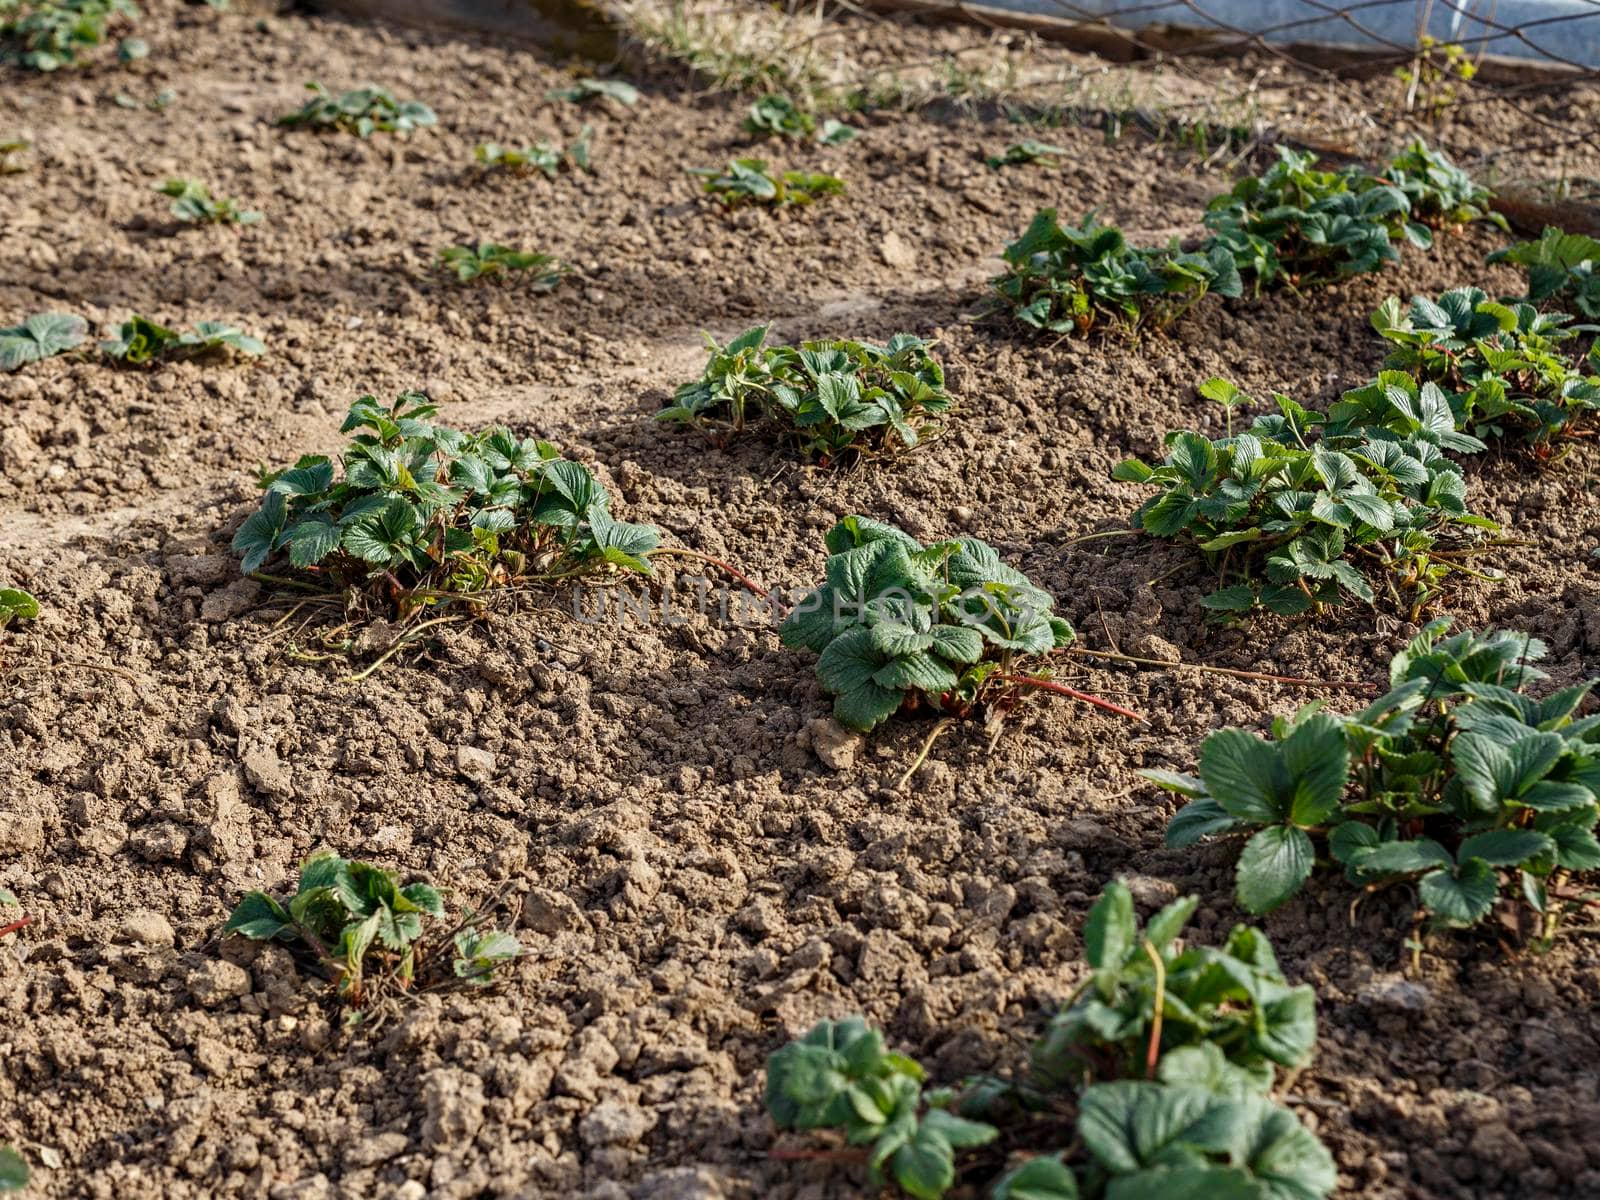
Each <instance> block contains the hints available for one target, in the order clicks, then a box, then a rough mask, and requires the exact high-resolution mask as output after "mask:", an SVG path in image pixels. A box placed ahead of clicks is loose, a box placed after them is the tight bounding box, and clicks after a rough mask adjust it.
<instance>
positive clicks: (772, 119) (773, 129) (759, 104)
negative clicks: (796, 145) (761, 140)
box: [744, 93, 817, 139]
mask: <svg viewBox="0 0 1600 1200" xmlns="http://www.w3.org/2000/svg"><path fill="white" fill-rule="evenodd" d="M816 129H817V121H816V118H815V117H813V116H812V115H811V114H810V113H808V112H806V111H805V109H803V108H801V107H800V106H799V105H797V104H796V103H795V102H794V101H793V100H791V99H789V97H787V96H780V95H778V94H776V93H769V94H768V95H765V96H762V97H761V98H760V99H759V100H757V101H755V103H753V104H751V105H750V112H749V114H748V115H747V116H746V117H745V119H744V131H745V132H746V133H748V134H751V135H752V136H755V137H782V138H796V139H798V138H806V137H810V136H811V135H812V134H813V133H815V132H816Z"/></svg>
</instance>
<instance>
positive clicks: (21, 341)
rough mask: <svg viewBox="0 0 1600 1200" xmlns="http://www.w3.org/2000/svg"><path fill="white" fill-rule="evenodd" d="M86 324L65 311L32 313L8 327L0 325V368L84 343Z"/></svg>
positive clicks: (13, 369) (20, 363)
mask: <svg viewBox="0 0 1600 1200" xmlns="http://www.w3.org/2000/svg"><path fill="white" fill-rule="evenodd" d="M88 332H89V326H88V324H87V322H85V321H84V319H83V318H82V317H74V316H72V315H70V314H68V313H34V314H33V315H32V316H31V317H29V318H27V319H26V320H25V321H23V322H22V324H21V325H13V326H11V327H10V328H9V329H0V371H15V370H17V369H18V368H19V367H22V366H25V365H26V364H28V363H31V362H38V361H40V360H41V359H45V358H54V357H55V356H56V355H57V354H65V353H66V352H67V351H69V350H76V349H77V348H78V347H79V346H81V345H83V339H84V337H85V336H86V335H87V334H88Z"/></svg>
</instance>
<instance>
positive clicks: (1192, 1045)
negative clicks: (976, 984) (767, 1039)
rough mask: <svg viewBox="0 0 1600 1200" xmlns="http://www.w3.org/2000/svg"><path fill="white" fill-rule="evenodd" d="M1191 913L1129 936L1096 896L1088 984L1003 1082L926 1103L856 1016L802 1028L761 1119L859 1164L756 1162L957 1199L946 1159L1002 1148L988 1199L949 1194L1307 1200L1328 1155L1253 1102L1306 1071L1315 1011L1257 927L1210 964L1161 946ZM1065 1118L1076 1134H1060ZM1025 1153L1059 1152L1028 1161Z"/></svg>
mask: <svg viewBox="0 0 1600 1200" xmlns="http://www.w3.org/2000/svg"><path fill="white" fill-rule="evenodd" d="M1198 904H1199V898H1198V897H1196V896H1190V897H1187V898H1185V899H1182V900H1177V901H1174V902H1173V903H1172V904H1169V905H1168V906H1167V907H1166V908H1164V909H1162V910H1161V911H1160V912H1159V913H1157V914H1156V915H1155V916H1154V917H1153V918H1151V920H1150V923H1149V924H1148V925H1147V926H1146V927H1144V928H1143V929H1141V928H1140V927H1139V923H1138V921H1137V919H1136V918H1135V916H1134V908H1133V899H1132V896H1131V895H1130V894H1129V892H1128V889H1127V887H1126V886H1125V885H1123V884H1121V883H1113V884H1111V885H1110V886H1109V887H1107V888H1106V890H1105V893H1104V894H1103V895H1102V896H1101V898H1100V899H1099V900H1098V901H1097V902H1096V903H1095V905H1094V907H1093V909H1092V910H1091V911H1090V914H1089V918H1088V920H1087V921H1086V922H1085V925H1084V930H1083V936H1084V944H1085V951H1086V956H1087V958H1088V959H1089V964H1090V967H1091V968H1092V973H1091V974H1090V975H1089V977H1088V978H1087V979H1085V980H1084V981H1083V983H1081V984H1080V985H1079V987H1078V989H1077V991H1076V993H1075V995H1074V997H1073V998H1072V999H1071V1000H1069V1001H1068V1003H1067V1006H1066V1007H1065V1008H1064V1009H1063V1010H1062V1011H1061V1013H1060V1014H1058V1015H1057V1016H1056V1018H1055V1019H1054V1020H1053V1021H1052V1022H1051V1024H1050V1027H1049V1030H1048V1031H1047V1032H1046V1034H1045V1035H1044V1037H1043V1038H1041V1039H1040V1041H1039V1042H1038V1043H1037V1044H1036V1045H1035V1046H1034V1050H1033V1054H1032V1060H1031V1070H1030V1071H1029V1073H1028V1074H1027V1075H1026V1076H1025V1077H1024V1078H1022V1079H1019V1080H1016V1081H1007V1080H1003V1079H997V1078H992V1077H979V1078H976V1079H968V1080H966V1081H965V1082H964V1083H963V1084H962V1085H961V1086H960V1087H958V1088H939V1089H925V1088H924V1086H923V1081H924V1078H925V1075H924V1072H923V1070H922V1068H921V1066H920V1065H918V1064H917V1063H916V1062H915V1061H914V1060H912V1059H909V1058H906V1057H905V1056H903V1055H898V1054H893V1053H890V1052H888V1051H887V1050H885V1048H884V1043H883V1038H882V1036H881V1035H880V1034H879V1033H878V1032H877V1031H875V1030H873V1029H871V1028H869V1027H868V1026H867V1025H866V1023H865V1022H864V1021H862V1020H861V1019H860V1018H858V1017H851V1018H848V1019H846V1020H843V1021H839V1022H832V1021H823V1022H821V1023H819V1024H818V1025H817V1026H816V1027H815V1028H813V1029H812V1030H811V1032H810V1033H809V1034H807V1035H806V1037H805V1038H804V1039H802V1040H800V1041H797V1042H791V1043H790V1044H789V1045H787V1046H785V1047H784V1048H783V1049H781V1050H779V1051H778V1052H777V1053H776V1054H774V1055H772V1057H771V1058H770V1059H768V1062H767V1085H766V1104H767V1111H768V1113H769V1114H770V1115H771V1117H772V1120H773V1123H774V1124H775V1125H776V1126H777V1127H778V1128H779V1129H793V1130H804V1131H810V1130H821V1131H828V1132H831V1133H833V1134H834V1136H840V1137H842V1140H843V1142H844V1147H860V1148H861V1149H860V1150H851V1149H847V1148H843V1147H842V1148H840V1149H838V1150H836V1151H831V1152H830V1151H828V1150H821V1149H806V1150H796V1151H786V1150H778V1151H775V1152H774V1154H773V1157H775V1158H803V1159H833V1160H835V1161H839V1162H851V1161H854V1162H860V1163H863V1164H864V1165H865V1166H866V1167H867V1169H868V1172H869V1175H870V1179H871V1182H872V1184H873V1185H874V1186H875V1187H876V1186H881V1185H882V1183H883V1182H884V1181H885V1180H889V1181H892V1182H893V1183H894V1184H896V1185H898V1187H899V1189H900V1190H901V1191H903V1192H905V1193H906V1194H908V1195H911V1196H914V1197H917V1198H918V1200H940V1198H941V1197H943V1196H944V1195H945V1194H946V1193H947V1192H948V1191H949V1190H950V1189H951V1188H953V1187H955V1186H956V1184H957V1170H956V1167H957V1163H956V1152H957V1151H958V1150H960V1149H963V1148H966V1147H971V1146H981V1145H985V1144H988V1143H990V1142H993V1141H995V1140H996V1139H997V1138H1000V1137H1002V1135H1003V1136H1004V1140H1005V1141H1006V1143H1007V1144H1008V1146H1009V1147H1010V1148H1011V1149H1014V1150H1021V1151H1024V1152H1025V1153H1026V1154H1032V1155H1035V1156H1033V1157H1027V1158H1026V1160H1025V1161H1024V1163H1023V1164H1022V1165H1021V1166H1019V1167H1017V1168H1015V1169H1013V1170H1012V1171H1010V1172H1009V1173H1007V1174H1006V1175H1004V1176H1003V1177H1002V1178H1000V1179H999V1180H998V1181H997V1182H996V1183H995V1184H994V1186H993V1189H992V1190H984V1189H980V1188H979V1186H978V1183H979V1179H977V1178H973V1177H972V1176H974V1175H976V1171H973V1172H969V1178H968V1179H965V1180H962V1181H961V1182H962V1184H963V1188H962V1192H961V1194H962V1195H973V1196H976V1195H987V1196H989V1197H990V1200H1124V1198H1126V1200H1133V1198H1134V1197H1152V1198H1154V1197H1163V1196H1184V1197H1194V1198H1195V1200H1200V1198H1201V1197H1206V1198H1213V1197H1223V1196H1229V1197H1233V1196H1237V1197H1240V1198H1243V1197H1257V1198H1265V1197H1268V1196H1283V1197H1290V1196H1293V1197H1295V1198H1296V1200H1321V1198H1322V1197H1325V1196H1327V1195H1328V1194H1329V1193H1330V1192H1331V1191H1332V1190H1333V1188H1334V1186H1335V1184H1336V1183H1337V1181H1338V1174H1337V1171H1336V1169H1335V1166H1334V1162H1333V1158H1332V1156H1331V1155H1330V1154H1329V1153H1328V1151H1327V1149H1326V1148H1325V1147H1324V1146H1323V1145H1322V1143H1321V1142H1319V1141H1318V1140H1317V1138H1316V1136H1315V1135H1314V1134H1312V1133H1311V1132H1310V1131H1309V1130H1308V1129H1306V1128H1305V1127H1304V1126H1302V1125H1301V1124H1300V1122H1299V1121H1298V1120H1297V1119H1296V1118H1295V1116H1294V1114H1293V1113H1291V1112H1290V1111H1289V1110H1287V1109H1285V1108H1281V1107H1279V1106H1278V1105H1276V1104H1274V1103H1273V1102H1272V1101H1271V1100H1270V1099H1269V1098H1268V1094H1269V1093H1270V1091H1271V1090H1272V1088H1273V1085H1274V1082H1275V1077H1276V1068H1278V1067H1280V1066H1281V1067H1285V1068H1287V1069H1290V1070H1298V1069H1299V1068H1301V1067H1303V1066H1304V1065H1305V1064H1306V1063H1307V1062H1308V1061H1309V1059H1310V1057H1311V1052H1312V1050H1313V1048H1314V1046H1315V1043H1316V1033H1317V1026H1316V1001H1315V997H1314V996H1313V995H1312V992H1311V989H1310V988H1309V987H1307V986H1304V985H1301V986H1299V987H1291V986H1289V985H1288V984H1287V983H1286V982H1285V981H1284V978H1283V975H1282V973H1281V972H1280V971H1279V969H1278V963H1277V958H1276V956H1275V955H1274V954H1273V950H1272V946H1271V944H1270V943H1269V942H1268V941H1267V939H1266V937H1265V935H1263V934H1262V933H1261V932H1260V930H1257V929H1253V928H1249V927H1247V926H1239V927H1236V928H1235V929H1234V931H1233V933H1232V934H1231V935H1230V936H1229V938H1228V941H1227V944H1226V945H1224V946H1223V947H1222V948H1221V949H1212V948H1210V947H1205V946H1191V947H1187V948H1184V949H1182V950H1180V949H1178V948H1176V947H1175V946H1174V944H1173V943H1174V941H1175V939H1177V938H1178V937H1179V935H1180V934H1181V933H1182V930H1183V926H1184V924H1185V923H1186V922H1187V921H1188V919H1189V917H1190V916H1191V915H1192V914H1193V912H1194V911H1195V909H1196V907H1198ZM1071 1107H1076V1109H1077V1121H1076V1129H1075V1131H1066V1130H1063V1128H1062V1121H1061V1120H1060V1116H1061V1114H1062V1112H1063V1111H1070V1108H1071ZM974 1118H982V1119H974ZM991 1120H993V1121H995V1122H999V1123H1001V1126H1002V1127H999V1128H997V1126H996V1124H991V1123H990V1121H991ZM1040 1141H1046V1142H1047V1146H1048V1145H1056V1146H1059V1145H1060V1144H1061V1143H1062V1141H1068V1142H1070V1146H1069V1148H1067V1149H1065V1150H1060V1151H1056V1152H1054V1153H1051V1152H1050V1151H1049V1150H1048V1148H1045V1149H1043V1152H1040V1150H1041V1148H1040V1147H1039V1145H1038V1143H1039V1142H1040ZM994 1161H995V1156H989V1157H988V1159H987V1161H986V1162H985V1163H984V1164H983V1166H984V1167H985V1168H987V1170H988V1171H990V1172H992V1171H993V1170H994ZM974 1166H976V1164H974Z"/></svg>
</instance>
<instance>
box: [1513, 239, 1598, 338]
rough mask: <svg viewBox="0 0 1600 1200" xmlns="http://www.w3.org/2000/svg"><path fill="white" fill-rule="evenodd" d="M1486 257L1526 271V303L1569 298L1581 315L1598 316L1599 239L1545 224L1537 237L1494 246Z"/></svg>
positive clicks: (1564, 301)
mask: <svg viewBox="0 0 1600 1200" xmlns="http://www.w3.org/2000/svg"><path fill="white" fill-rule="evenodd" d="M1489 261H1490V262H1492V263H1495V262H1508V263H1511V264H1513V265H1514V266H1518V267H1522V268H1523V269H1524V270H1526V271H1527V273H1528V295H1527V300H1528V303H1530V304H1543V303H1544V302H1545V301H1546V300H1557V301H1559V302H1561V303H1563V304H1565V303H1568V302H1569V298H1570V303H1571V304H1572V305H1573V306H1574V307H1575V308H1576V309H1577V310H1578V311H1579V312H1580V313H1582V314H1583V315H1584V316H1586V317H1589V318H1591V319H1593V320H1600V239H1595V238H1592V237H1586V236H1584V235H1583V234H1581V233H1566V232H1564V231H1563V230H1560V229H1555V228H1551V227H1547V228H1546V229H1545V231H1544V233H1543V234H1542V235H1541V236H1540V237H1539V239H1538V240H1537V241H1533V242H1521V243H1519V244H1517V245H1515V246H1507V247H1506V248H1505V249H1503V250H1496V251H1495V252H1494V253H1493V254H1491V255H1489Z"/></svg>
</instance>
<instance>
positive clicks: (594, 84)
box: [545, 79, 639, 108]
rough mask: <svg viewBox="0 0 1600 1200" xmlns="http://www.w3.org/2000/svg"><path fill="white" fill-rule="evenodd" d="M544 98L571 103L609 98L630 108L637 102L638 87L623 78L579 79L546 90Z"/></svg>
mask: <svg viewBox="0 0 1600 1200" xmlns="http://www.w3.org/2000/svg"><path fill="white" fill-rule="evenodd" d="M545 98H546V99H548V100H566V101H568V102H570V103H572V104H587V103H588V102H589V101H591V100H609V101H614V102H616V103H617V104H620V105H622V106H623V107H624V108H632V107H633V106H634V105H635V104H637V103H639V89H638V88H636V87H634V86H633V84H631V83H629V82H628V81H627V80H625V79H580V80H578V81H577V82H576V83H574V84H573V85H572V86H571V87H564V88H555V89H553V90H551V91H548V92H546V93H545Z"/></svg>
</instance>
